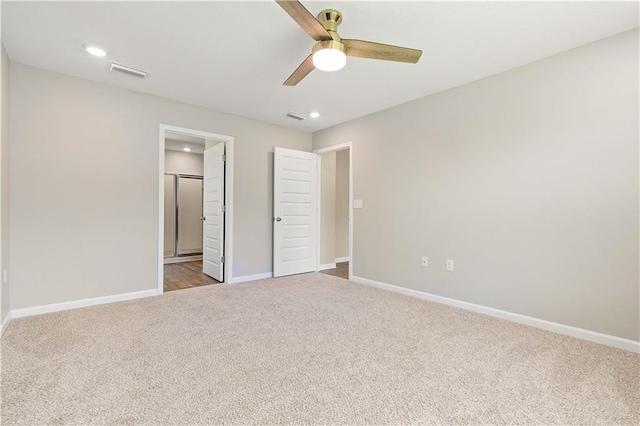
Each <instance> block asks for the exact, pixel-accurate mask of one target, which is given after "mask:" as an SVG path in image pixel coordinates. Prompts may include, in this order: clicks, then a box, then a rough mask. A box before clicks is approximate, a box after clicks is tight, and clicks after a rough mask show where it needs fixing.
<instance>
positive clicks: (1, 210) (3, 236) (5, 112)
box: [0, 43, 11, 321]
mask: <svg viewBox="0 0 640 426" xmlns="http://www.w3.org/2000/svg"><path fill="white" fill-rule="evenodd" d="M0 50H1V51H2V52H0V54H1V55H2V58H1V60H0V62H1V68H2V86H1V88H0V95H1V97H2V102H1V105H2V106H1V107H0V110H1V115H2V124H1V127H2V131H1V132H0V134H1V137H2V143H1V148H0V180H1V181H2V182H1V191H2V195H1V198H0V241H1V244H0V321H2V320H4V319H5V318H6V316H7V315H8V314H9V309H10V304H9V285H10V280H11V276H10V275H9V274H8V280H7V282H6V283H4V282H3V278H2V275H3V271H4V270H7V272H9V241H10V240H9V235H10V230H9V214H10V212H9V57H8V56H7V52H6V51H5V49H4V46H3V45H2V44H1V43H0Z"/></svg>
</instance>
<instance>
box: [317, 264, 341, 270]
mask: <svg viewBox="0 0 640 426" xmlns="http://www.w3.org/2000/svg"><path fill="white" fill-rule="evenodd" d="M336 268H337V266H336V264H335V263H325V264H324V265H320V266H318V271H326V270H327V269H336Z"/></svg>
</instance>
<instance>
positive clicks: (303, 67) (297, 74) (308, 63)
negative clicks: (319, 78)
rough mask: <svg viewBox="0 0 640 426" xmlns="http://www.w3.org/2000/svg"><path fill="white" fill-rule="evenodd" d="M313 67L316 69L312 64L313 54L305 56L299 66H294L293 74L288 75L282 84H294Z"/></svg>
mask: <svg viewBox="0 0 640 426" xmlns="http://www.w3.org/2000/svg"><path fill="white" fill-rule="evenodd" d="M314 69H316V67H314V66H313V55H309V56H307V59H305V60H304V61H303V62H302V63H301V64H300V66H299V67H298V68H296V70H295V71H294V72H293V74H291V75H290V76H289V78H288V79H287V81H285V82H284V83H282V84H283V85H284V86H295V85H296V84H298V83H300V80H302V79H303V78H305V77H306V76H307V75H309V73H310V72H311V71H313V70H314Z"/></svg>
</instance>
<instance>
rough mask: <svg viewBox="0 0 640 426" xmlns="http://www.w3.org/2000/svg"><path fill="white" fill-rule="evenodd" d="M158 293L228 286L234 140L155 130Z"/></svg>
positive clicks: (167, 128) (188, 131)
mask: <svg viewBox="0 0 640 426" xmlns="http://www.w3.org/2000/svg"><path fill="white" fill-rule="evenodd" d="M159 222H160V226H159V231H158V234H159V239H158V241H159V249H158V253H159V255H158V293H160V294H161V293H163V292H165V291H172V290H179V289H184V288H192V287H199V286H203V285H209V284H217V283H221V282H229V281H230V280H231V270H232V269H231V266H232V260H233V257H232V247H233V245H232V242H233V234H232V232H231V230H232V229H233V228H232V224H233V138H232V137H230V136H225V135H218V134H213V133H208V132H201V131H197V130H192V129H186V128H181V127H176V126H168V125H160V214H159Z"/></svg>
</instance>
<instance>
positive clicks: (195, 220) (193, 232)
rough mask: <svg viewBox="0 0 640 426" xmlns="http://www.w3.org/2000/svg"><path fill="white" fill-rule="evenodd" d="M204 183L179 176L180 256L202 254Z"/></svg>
mask: <svg viewBox="0 0 640 426" xmlns="http://www.w3.org/2000/svg"><path fill="white" fill-rule="evenodd" d="M202 182H203V181H202V178H201V177H191V176H189V177H186V176H178V248H177V255H178V256H185V255H196V254H202Z"/></svg>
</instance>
